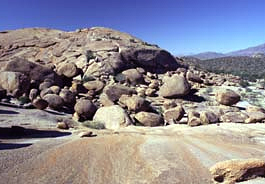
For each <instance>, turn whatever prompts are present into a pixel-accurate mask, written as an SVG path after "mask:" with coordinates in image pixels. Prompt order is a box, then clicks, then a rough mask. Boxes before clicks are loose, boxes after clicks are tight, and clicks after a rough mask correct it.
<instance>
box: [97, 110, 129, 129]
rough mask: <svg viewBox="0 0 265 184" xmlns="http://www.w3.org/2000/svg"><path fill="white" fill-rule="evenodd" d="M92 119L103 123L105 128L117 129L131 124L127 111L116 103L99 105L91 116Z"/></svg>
mask: <svg viewBox="0 0 265 184" xmlns="http://www.w3.org/2000/svg"><path fill="white" fill-rule="evenodd" d="M93 121H95V122H99V123H102V124H104V126H105V128H107V129H114V130H115V129H118V128H120V127H122V126H127V125H130V124H131V120H130V118H129V116H128V115H127V113H126V112H125V111H124V110H123V109H122V108H121V107H120V106H118V105H112V106H107V107H101V108H99V109H98V110H97V112H96V114H95V115H94V117H93Z"/></svg>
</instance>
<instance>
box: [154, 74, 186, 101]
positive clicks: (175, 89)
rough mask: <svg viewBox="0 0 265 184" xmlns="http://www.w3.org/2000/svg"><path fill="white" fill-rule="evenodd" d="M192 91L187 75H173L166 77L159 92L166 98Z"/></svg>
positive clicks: (180, 95)
mask: <svg viewBox="0 0 265 184" xmlns="http://www.w3.org/2000/svg"><path fill="white" fill-rule="evenodd" d="M189 92H190V85H189V83H188V81H187V80H186V78H185V77H183V76H180V75H173V76H172V77H167V78H166V79H164V84H163V85H162V86H161V87H160V90H159V94H160V95H161V96H163V97H166V98H174V97H183V96H185V95H187V94H188V93H189Z"/></svg>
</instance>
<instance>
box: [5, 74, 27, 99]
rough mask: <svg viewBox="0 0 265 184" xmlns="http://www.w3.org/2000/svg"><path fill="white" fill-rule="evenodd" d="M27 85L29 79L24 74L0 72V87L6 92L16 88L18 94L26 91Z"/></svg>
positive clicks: (11, 91)
mask: <svg viewBox="0 0 265 184" xmlns="http://www.w3.org/2000/svg"><path fill="white" fill-rule="evenodd" d="M29 87H30V79H29V78H28V77H27V76H26V75H24V74H22V73H20V72H7V71H2V72H0V88H3V89H5V90H7V92H9V93H13V92H14V91H15V90H16V91H17V92H18V93H19V94H18V96H20V95H22V94H23V93H27V92H28V91H29Z"/></svg>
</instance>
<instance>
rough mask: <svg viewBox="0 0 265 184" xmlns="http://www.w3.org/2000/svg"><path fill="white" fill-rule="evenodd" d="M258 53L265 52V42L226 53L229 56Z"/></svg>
mask: <svg viewBox="0 0 265 184" xmlns="http://www.w3.org/2000/svg"><path fill="white" fill-rule="evenodd" d="M257 53H265V43H264V44H261V45H258V46H255V47H249V48H246V49H242V50H238V51H233V52H229V53H227V54H226V55H228V56H253V55H254V54H257Z"/></svg>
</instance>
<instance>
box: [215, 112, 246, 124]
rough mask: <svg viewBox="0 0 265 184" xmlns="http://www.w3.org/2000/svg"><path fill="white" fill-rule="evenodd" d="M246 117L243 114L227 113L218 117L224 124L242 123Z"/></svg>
mask: <svg viewBox="0 0 265 184" xmlns="http://www.w3.org/2000/svg"><path fill="white" fill-rule="evenodd" d="M247 118H248V115H247V114H245V113H243V112H227V113H225V114H223V115H222V116H221V117H220V120H221V121H222V122H226V123H244V122H245V121H246V119H247Z"/></svg>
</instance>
